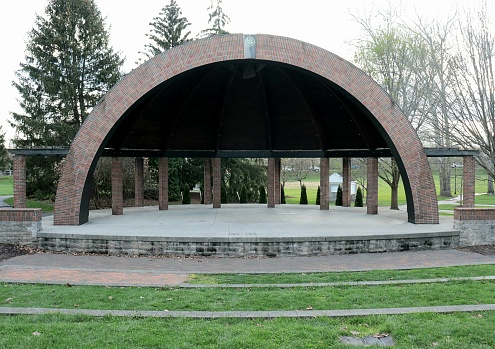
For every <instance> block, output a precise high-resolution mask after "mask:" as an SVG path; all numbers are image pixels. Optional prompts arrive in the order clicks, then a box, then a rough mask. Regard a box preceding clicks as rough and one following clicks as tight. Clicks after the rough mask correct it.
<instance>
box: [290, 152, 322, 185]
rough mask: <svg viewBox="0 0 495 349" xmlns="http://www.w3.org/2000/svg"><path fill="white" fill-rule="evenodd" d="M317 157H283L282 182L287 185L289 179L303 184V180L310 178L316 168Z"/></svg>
mask: <svg viewBox="0 0 495 349" xmlns="http://www.w3.org/2000/svg"><path fill="white" fill-rule="evenodd" d="M314 166H315V159H302V158H290V159H282V183H283V186H285V182H287V181H291V180H294V181H298V182H299V186H302V181H303V180H305V179H306V178H308V175H309V174H310V173H311V171H313V170H314Z"/></svg>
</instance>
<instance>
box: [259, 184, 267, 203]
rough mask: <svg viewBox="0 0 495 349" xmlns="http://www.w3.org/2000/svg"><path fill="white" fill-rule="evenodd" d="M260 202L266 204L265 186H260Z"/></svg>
mask: <svg viewBox="0 0 495 349" xmlns="http://www.w3.org/2000/svg"><path fill="white" fill-rule="evenodd" d="M259 203H260V204H266V191H265V187H264V186H260V200H259Z"/></svg>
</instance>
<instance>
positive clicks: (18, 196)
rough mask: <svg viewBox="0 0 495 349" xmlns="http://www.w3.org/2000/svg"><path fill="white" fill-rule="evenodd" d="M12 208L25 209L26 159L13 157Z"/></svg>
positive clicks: (20, 156) (17, 156)
mask: <svg viewBox="0 0 495 349" xmlns="http://www.w3.org/2000/svg"><path fill="white" fill-rule="evenodd" d="M13 166H14V207H15V208H26V158H25V157H24V156H22V155H14V164H13Z"/></svg>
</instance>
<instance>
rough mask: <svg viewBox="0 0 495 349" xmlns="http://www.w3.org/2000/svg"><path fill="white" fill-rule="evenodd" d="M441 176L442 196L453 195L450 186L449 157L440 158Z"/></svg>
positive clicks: (439, 168)
mask: <svg viewBox="0 0 495 349" xmlns="http://www.w3.org/2000/svg"><path fill="white" fill-rule="evenodd" d="M438 170H439V178H440V196H448V197H451V196H452V190H451V188H450V174H451V173H450V165H449V164H448V163H447V159H444V158H443V159H440V163H439V164H438Z"/></svg>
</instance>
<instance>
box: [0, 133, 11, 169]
mask: <svg viewBox="0 0 495 349" xmlns="http://www.w3.org/2000/svg"><path fill="white" fill-rule="evenodd" d="M11 168H12V161H11V160H10V158H9V154H8V152H7V148H5V132H2V126H0V170H9V169H11Z"/></svg>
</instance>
